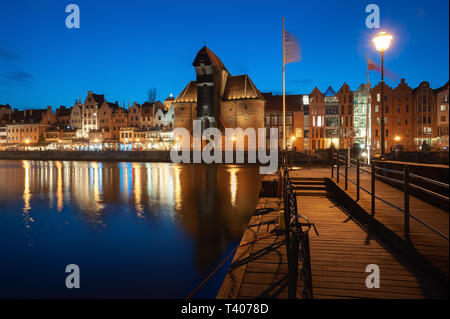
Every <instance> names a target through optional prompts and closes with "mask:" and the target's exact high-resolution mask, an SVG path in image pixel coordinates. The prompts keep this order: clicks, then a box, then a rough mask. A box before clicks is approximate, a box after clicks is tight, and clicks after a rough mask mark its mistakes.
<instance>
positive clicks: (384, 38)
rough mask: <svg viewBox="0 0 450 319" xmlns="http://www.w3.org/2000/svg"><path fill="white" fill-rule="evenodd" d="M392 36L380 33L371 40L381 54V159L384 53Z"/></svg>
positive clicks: (382, 152)
mask: <svg viewBox="0 0 450 319" xmlns="http://www.w3.org/2000/svg"><path fill="white" fill-rule="evenodd" d="M392 38H393V36H392V35H390V34H388V33H386V32H380V33H378V34H377V35H376V36H375V37H374V38H373V39H372V41H373V43H375V48H376V49H377V51H380V52H381V157H382V158H383V157H384V152H385V145H384V144H385V142H384V134H385V132H384V88H383V87H384V52H386V51H387V50H388V49H389V47H390V45H391V41H392Z"/></svg>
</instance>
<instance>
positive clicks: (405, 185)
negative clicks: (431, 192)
mask: <svg viewBox="0 0 450 319" xmlns="http://www.w3.org/2000/svg"><path fill="white" fill-rule="evenodd" d="M403 193H404V196H405V204H404V211H405V238H406V240H410V238H409V167H408V165H405V169H404V179H403Z"/></svg>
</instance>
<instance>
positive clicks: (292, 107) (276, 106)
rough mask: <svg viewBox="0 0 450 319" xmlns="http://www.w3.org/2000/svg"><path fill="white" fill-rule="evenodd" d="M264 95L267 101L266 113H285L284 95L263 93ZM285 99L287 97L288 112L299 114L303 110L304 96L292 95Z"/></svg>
mask: <svg viewBox="0 0 450 319" xmlns="http://www.w3.org/2000/svg"><path fill="white" fill-rule="evenodd" d="M262 95H263V96H264V98H265V99H266V105H265V107H264V111H265V112H282V111H283V96H282V95H272V93H263V94H262ZM285 97H286V111H288V112H298V111H301V110H302V105H303V95H301V94H290V95H285Z"/></svg>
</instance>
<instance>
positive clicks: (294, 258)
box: [288, 231, 299, 299]
mask: <svg viewBox="0 0 450 319" xmlns="http://www.w3.org/2000/svg"><path fill="white" fill-rule="evenodd" d="M291 235H292V236H291V242H290V244H291V247H290V254H289V256H288V259H289V260H288V262H289V265H288V298H289V299H297V279H298V248H299V243H298V239H299V238H298V234H297V232H296V231H293V232H292V234H291Z"/></svg>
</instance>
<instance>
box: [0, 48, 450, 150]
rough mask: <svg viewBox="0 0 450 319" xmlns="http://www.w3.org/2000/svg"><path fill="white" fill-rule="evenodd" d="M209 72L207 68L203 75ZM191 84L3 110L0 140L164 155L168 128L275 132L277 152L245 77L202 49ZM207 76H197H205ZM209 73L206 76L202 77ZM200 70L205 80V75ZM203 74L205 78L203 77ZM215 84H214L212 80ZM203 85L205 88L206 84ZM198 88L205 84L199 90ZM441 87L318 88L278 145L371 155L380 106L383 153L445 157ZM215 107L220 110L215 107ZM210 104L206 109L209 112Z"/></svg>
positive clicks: (289, 115) (260, 101) (292, 114)
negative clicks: (160, 97) (131, 98)
mask: <svg viewBox="0 0 450 319" xmlns="http://www.w3.org/2000/svg"><path fill="white" fill-rule="evenodd" d="M204 65H210V66H211V67H210V68H206V69H205V68H203V67H202V66H204ZM194 67H195V69H196V73H197V81H191V82H189V83H188V85H187V86H186V88H185V89H184V90H182V92H181V93H180V94H179V95H178V97H176V98H173V97H169V98H167V99H166V100H165V101H164V102H163V103H162V102H159V101H158V102H155V103H149V102H146V103H143V104H137V103H133V104H132V105H128V107H125V103H124V104H123V105H122V106H120V105H119V103H118V102H114V103H111V102H108V101H107V100H105V98H104V96H103V95H98V94H94V93H93V92H91V91H89V92H88V94H87V97H86V99H85V100H84V102H82V101H81V99H79V100H77V101H76V102H75V104H74V106H73V107H71V108H65V107H60V108H59V109H57V110H56V112H55V113H53V112H52V110H51V108H50V107H48V108H47V109H41V110H39V109H29V110H23V111H17V110H12V109H11V107H10V106H9V105H0V142H1V143H3V144H10V145H23V144H25V145H36V144H42V143H47V144H48V143H53V144H60V145H67V146H69V147H70V146H73V145H86V144H87V145H88V147H89V148H91V149H92V148H93V149H105V148H106V149H133V148H135V147H137V148H139V149H140V148H142V149H161V148H163V149H168V148H169V147H170V146H171V144H172V143H173V142H174V140H175V137H174V136H173V134H172V129H173V128H174V127H185V128H187V129H188V130H189V131H191V130H192V121H193V120H194V119H197V120H200V121H201V123H202V127H203V128H206V127H209V126H215V127H218V128H219V129H221V130H224V129H225V128H243V129H246V128H250V127H253V128H264V129H265V132H266V135H265V138H266V145H268V144H269V142H270V138H271V136H270V131H269V130H270V129H271V128H277V129H278V132H279V134H278V145H279V147H280V148H281V147H282V145H283V134H282V132H283V97H282V96H281V95H273V94H272V93H261V92H259V90H258V89H257V88H256V86H255V85H254V84H253V82H252V81H251V80H250V78H249V77H248V75H237V76H233V75H231V74H230V73H229V72H228V71H227V69H226V68H225V66H224V65H223V63H222V62H221V61H220V59H219V58H218V57H217V56H215V55H214V53H212V52H211V51H210V50H209V49H208V48H206V47H204V48H203V49H202V50H200V51H199V53H198V55H197V57H196V60H195V61H194ZM205 70H206V71H205ZM208 70H209V71H208ZM205 72H206V74H205ZM208 72H209V73H211V74H209V73H208ZM216 73H217V74H220V75H221V76H214V74H216ZM211 81H212V82H211ZM203 82H205V83H203ZM448 91H449V85H448V82H447V83H446V84H445V85H443V86H442V87H439V88H437V89H433V88H432V87H431V86H430V84H429V83H428V82H422V83H420V84H419V86H418V87H417V88H411V87H410V86H409V85H408V84H407V83H406V81H405V80H404V79H401V80H400V82H399V83H398V84H397V86H396V87H390V86H389V85H387V84H384V88H383V93H384V96H383V97H382V96H381V83H378V84H377V85H375V86H374V87H373V88H372V87H370V85H367V84H361V85H360V86H359V87H358V88H357V89H356V90H355V91H352V90H351V89H350V87H349V85H348V84H347V83H344V84H343V85H342V86H341V88H340V89H339V90H338V91H337V92H336V91H335V90H333V88H332V87H331V86H330V87H328V89H327V90H325V92H321V91H320V90H319V89H318V88H317V87H316V88H314V89H313V91H312V92H311V93H309V94H296V95H295V94H290V95H286V97H285V101H286V108H285V110H286V122H285V126H286V144H287V147H289V148H291V147H292V148H294V149H296V150H298V151H304V150H312V151H315V150H321V149H328V148H330V147H331V146H333V147H336V148H348V147H352V146H354V145H355V144H358V145H360V147H361V148H362V149H364V148H365V147H366V145H368V149H369V150H370V151H371V152H372V153H374V154H377V153H379V152H380V148H381V145H380V144H381V99H383V108H384V109H383V111H384V122H385V128H384V129H385V132H384V136H385V150H386V152H390V151H393V150H397V149H402V150H405V151H415V150H420V149H421V147H422V145H423V144H424V143H426V144H428V145H429V146H430V147H431V148H432V149H435V150H443V149H444V150H445V149H448V136H449V104H448V98H449V97H448ZM217 101H219V102H217ZM210 105H211V106H210Z"/></svg>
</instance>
